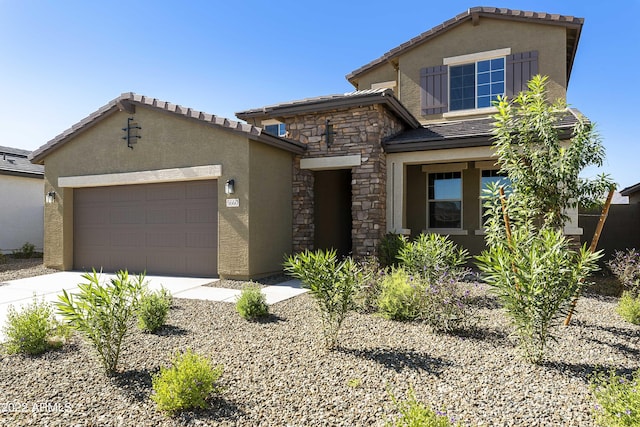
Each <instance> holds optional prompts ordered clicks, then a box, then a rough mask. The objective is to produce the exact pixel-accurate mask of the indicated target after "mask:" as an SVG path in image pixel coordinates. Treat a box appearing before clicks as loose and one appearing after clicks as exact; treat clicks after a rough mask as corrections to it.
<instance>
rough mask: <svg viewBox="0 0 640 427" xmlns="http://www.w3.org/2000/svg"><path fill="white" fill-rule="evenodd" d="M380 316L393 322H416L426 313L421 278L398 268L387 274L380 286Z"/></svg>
mask: <svg viewBox="0 0 640 427" xmlns="http://www.w3.org/2000/svg"><path fill="white" fill-rule="evenodd" d="M380 287H381V292H380V297H379V299H378V308H379V310H380V314H382V315H383V316H384V317H386V318H387V319H391V320H415V319H418V318H419V317H420V314H421V313H422V312H423V311H424V298H422V296H423V294H424V293H425V286H424V284H423V283H421V280H420V278H419V277H417V278H416V277H414V276H412V275H410V274H409V273H408V272H407V271H406V270H405V269H404V268H402V267H398V268H394V269H392V270H391V272H390V273H389V274H386V275H385V276H384V278H383V279H382V281H381V284H380Z"/></svg>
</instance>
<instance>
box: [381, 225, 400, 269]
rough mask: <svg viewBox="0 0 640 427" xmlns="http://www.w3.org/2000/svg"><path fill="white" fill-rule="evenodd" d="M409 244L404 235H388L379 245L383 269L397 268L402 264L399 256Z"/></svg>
mask: <svg viewBox="0 0 640 427" xmlns="http://www.w3.org/2000/svg"><path fill="white" fill-rule="evenodd" d="M406 244H407V238H406V237H404V236H403V235H402V234H396V233H387V234H385V236H384V237H383V238H382V239H381V240H380V243H379V244H378V260H379V262H380V266H382V267H383V268H388V267H397V266H398V264H399V263H400V260H399V259H398V254H399V253H400V251H401V250H402V248H404V247H405V245H406Z"/></svg>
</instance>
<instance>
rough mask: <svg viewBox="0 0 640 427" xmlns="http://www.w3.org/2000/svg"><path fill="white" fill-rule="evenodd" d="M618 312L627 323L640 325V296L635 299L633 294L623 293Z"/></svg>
mask: <svg viewBox="0 0 640 427" xmlns="http://www.w3.org/2000/svg"><path fill="white" fill-rule="evenodd" d="M616 311H617V312H618V314H619V315H620V316H622V318H623V319H624V320H626V321H627V322H629V323H633V324H634V325H640V296H635V297H634V296H633V294H632V293H631V292H628V291H625V292H623V293H622V296H621V297H620V301H618V307H617V308H616Z"/></svg>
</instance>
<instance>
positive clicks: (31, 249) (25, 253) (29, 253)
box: [13, 242, 36, 259]
mask: <svg viewBox="0 0 640 427" xmlns="http://www.w3.org/2000/svg"><path fill="white" fill-rule="evenodd" d="M35 250H36V247H35V245H34V244H33V243H29V242H26V243H25V244H24V245H22V247H21V248H20V249H18V250H14V251H13V257H14V258H24V259H28V258H32V257H33V255H34V253H35Z"/></svg>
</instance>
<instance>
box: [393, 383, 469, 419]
mask: <svg viewBox="0 0 640 427" xmlns="http://www.w3.org/2000/svg"><path fill="white" fill-rule="evenodd" d="M389 395H390V396H391V401H392V402H393V404H394V406H395V408H396V410H397V411H398V412H399V413H400V416H399V417H397V418H396V419H393V420H389V421H387V423H386V425H387V427H449V426H453V425H454V424H453V422H454V421H452V420H451V419H449V417H447V414H446V413H445V412H443V411H434V410H433V409H431V408H429V407H427V406H426V405H425V404H424V403H422V402H420V401H418V400H417V399H416V396H415V392H414V391H413V388H411V389H409V392H408V394H407V399H406V400H404V401H400V400H399V399H398V398H397V397H396V396H394V395H393V394H392V393H391V392H389ZM455 425H456V426H457V425H459V424H455Z"/></svg>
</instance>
